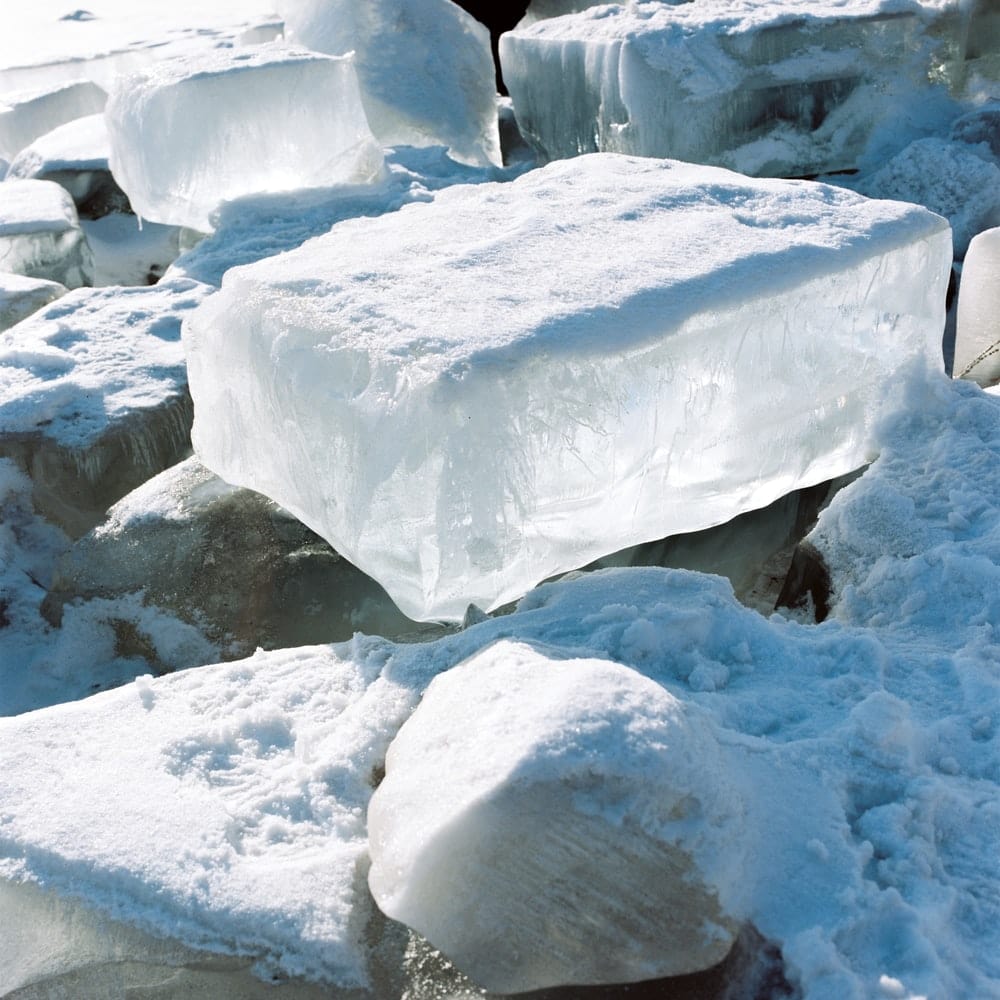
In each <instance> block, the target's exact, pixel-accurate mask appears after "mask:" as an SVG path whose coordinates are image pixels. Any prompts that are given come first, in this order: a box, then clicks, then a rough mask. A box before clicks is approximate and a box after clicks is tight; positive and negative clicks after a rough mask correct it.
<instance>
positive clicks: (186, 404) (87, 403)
mask: <svg viewBox="0 0 1000 1000" xmlns="http://www.w3.org/2000/svg"><path fill="white" fill-rule="evenodd" d="M210 290H211V289H209V288H208V287H207V286H205V285H199V284H197V283H196V282H193V281H176V282H171V283H168V284H161V285H157V286H156V287H153V288H107V289H78V290H76V291H73V292H70V293H68V294H67V295H65V296H63V298H61V299H60V300H58V301H57V302H55V303H53V304H52V305H50V306H48V307H47V308H45V309H43V310H42V311H41V312H39V313H36V314H35V315H34V316H31V317H29V318H28V319H26V320H24V321H23V322H22V323H19V324H18V325H17V326H16V327H13V328H11V329H10V330H7V331H6V332H5V333H3V334H0V454H2V455H5V456H8V457H10V458H13V459H14V460H15V462H17V464H18V465H19V466H20V467H21V468H22V469H24V470H25V471H27V472H29V473H30V475H31V477H32V479H33V481H34V484H35V502H36V505H37V506H38V507H39V509H40V510H41V511H42V512H43V513H44V514H45V515H46V516H47V517H50V518H51V519H53V520H54V521H56V522H57V523H59V524H60V525H62V526H63V527H64V528H66V530H67V531H68V532H69V533H70V534H73V535H80V534H82V533H83V532H84V531H87V530H88V529H89V528H91V527H93V525H94V524H96V523H97V521H98V520H99V519H100V518H101V516H102V515H103V514H104V512H105V511H106V510H107V509H108V507H110V506H111V504H112V503H114V502H115V501H116V500H118V499H119V498H120V497H122V496H124V495H125V494H126V493H128V492H129V490H132V489H134V488H135V487H136V486H138V485H139V484H140V483H142V482H145V481H146V480H147V479H149V478H150V477H151V476H153V475H155V474H156V473H157V472H160V471H161V470H163V469H165V468H167V467H168V466H170V465H173V464H174V463H175V462H177V461H178V460H179V459H180V458H182V457H183V453H184V451H185V450H186V448H187V447H188V429H189V426H190V420H191V400H190V397H189V395H188V392H187V376H186V372H185V366H184V352H183V350H182V347H181V342H180V325H181V318H182V317H183V315H184V314H186V313H187V312H189V311H190V310H192V309H193V308H194V307H195V306H196V305H198V303H199V302H201V301H202V300H203V299H204V298H205V296H206V295H207V294H208V292H209V291H210Z"/></svg>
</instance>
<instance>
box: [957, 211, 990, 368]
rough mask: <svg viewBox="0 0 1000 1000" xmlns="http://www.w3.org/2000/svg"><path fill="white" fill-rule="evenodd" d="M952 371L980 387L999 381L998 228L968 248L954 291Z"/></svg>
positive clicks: (985, 233) (979, 238) (988, 231)
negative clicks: (955, 302) (955, 293)
mask: <svg viewBox="0 0 1000 1000" xmlns="http://www.w3.org/2000/svg"><path fill="white" fill-rule="evenodd" d="M954 371H955V376H956V378H967V379H971V380H972V381H973V382H978V383H979V384H980V385H982V386H989V385H993V384H994V383H996V382H997V381H998V380H1000V228H997V229H987V230H986V231H985V232H983V233H980V234H979V235H978V236H976V237H975V238H974V239H973V240H972V242H971V243H970V244H969V252H968V253H967V254H966V257H965V266H964V267H963V268H962V283H961V285H960V286H959V290H958V321H957V324H956V327H955V365H954Z"/></svg>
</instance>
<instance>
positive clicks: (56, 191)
mask: <svg viewBox="0 0 1000 1000" xmlns="http://www.w3.org/2000/svg"><path fill="white" fill-rule="evenodd" d="M0 270H3V271H8V272H11V273H13V274H23V275H25V276H26V277H29V278H44V279H46V280H48V281H57V282H59V283H60V284H61V285H65V286H66V287H67V288H79V287H80V286H81V285H89V284H91V282H92V281H93V277H94V260H93V254H92V253H91V250H90V246H89V244H88V243H87V239H86V237H85V236H84V235H83V232H82V230H81V229H80V221H79V219H78V218H77V214H76V208H75V207H74V205H73V199H72V198H71V197H70V196H69V194H68V193H67V192H66V191H65V190H64V189H63V188H62V187H60V185H58V184H55V183H53V182H52V181H24V180H14V181H5V182H4V183H2V184H0Z"/></svg>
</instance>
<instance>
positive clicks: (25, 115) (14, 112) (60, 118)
mask: <svg viewBox="0 0 1000 1000" xmlns="http://www.w3.org/2000/svg"><path fill="white" fill-rule="evenodd" d="M0 79H2V76H0ZM107 99H108V95H107V94H106V93H105V92H104V90H103V89H102V88H101V87H98V86H97V84H95V83H91V82H90V81H87V80H81V81H78V82H76V83H67V84H63V85H61V86H56V87H54V88H53V89H46V90H42V91H41V92H33V91H28V92H26V93H22V92H15V93H9V92H8V93H6V94H2V95H0V155H3V156H6V157H8V158H13V157H15V156H16V154H17V153H19V152H20V151H21V150H22V149H24V147H25V146H27V145H28V144H29V143H31V142H33V141H34V140H35V139H37V138H38V137H39V136H41V135H45V133H46V132H50V131H51V130H52V129H54V128H56V126H58V125H64V124H65V123H66V122H70V121H72V120H73V119H74V118H82V117H83V116H84V115H93V114H97V113H98V112H100V111H103V110H104V104H105V101H107Z"/></svg>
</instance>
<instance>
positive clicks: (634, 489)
mask: <svg viewBox="0 0 1000 1000" xmlns="http://www.w3.org/2000/svg"><path fill="white" fill-rule="evenodd" d="M950 239H951V237H950V232H949V230H948V226H947V224H946V223H945V222H944V220H942V219H940V218H938V217H937V216H935V215H932V214H931V213H929V212H927V211H926V210H925V209H922V208H918V207H916V206H912V205H903V204H900V203H897V202H880V201H869V200H866V199H864V198H862V197H860V196H859V195H855V194H853V193H851V192H847V191H842V190H838V189H834V188H830V187H826V186H824V185H816V184H810V183H808V182H787V181H752V180H748V179H747V178H745V177H741V176H738V175H735V174H732V173H729V172H728V171H724V170H719V169H716V168H711V167H699V166H694V165H690V164H681V163H677V162H673V161H656V160H644V159H638V158H629V157H623V156H613V155H598V156H590V157H580V158H577V159H574V160H567V161H562V162H559V163H553V164H550V165H549V166H547V167H545V168H543V169H541V170H536V171H533V172H531V173H529V174H526V175H524V176H523V177H521V178H520V179H518V180H516V181H514V182H512V183H510V184H503V185H482V186H479V187H465V188H451V189H449V190H447V191H444V192H442V193H441V194H439V195H438V196H437V199H436V200H435V202H434V203H433V204H431V205H420V206H408V207H405V208H403V209H402V210H401V211H400V212H397V213H394V214H393V215H389V216H384V217H382V218H378V219H366V220H353V221H347V222H344V223H342V224H339V225H337V226H335V227H334V229H333V230H332V231H331V232H330V234H329V235H327V236H325V237H320V238H318V239H315V240H312V241H310V242H308V243H306V244H305V245H304V246H303V247H301V248H300V249H298V250H295V251H292V252H291V253H288V254H284V255H281V256H280V257H276V258H272V259H269V260H265V261H261V262H259V263H258V264H254V265H250V266H248V267H244V268H237V269H234V270H232V271H230V272H229V273H228V274H227V275H226V278H225V280H224V282H223V286H222V290H221V292H220V293H218V294H217V295H216V296H213V298H212V299H210V300H209V301H208V302H206V303H205V305H204V306H203V307H201V308H200V309H199V310H198V311H197V312H196V313H195V314H193V315H192V316H191V317H190V318H189V320H188V321H187V322H186V323H185V331H186V345H187V351H188V366H189V376H190V380H191V391H192V394H193V396H194V400H195V410H196V416H195V426H194V430H193V440H194V443H195V447H196V450H197V451H198V453H199V455H200V458H201V460H202V461H203V462H204V463H205V464H206V465H207V466H209V467H210V468H211V469H213V471H215V472H217V473H218V474H219V475H221V476H222V477H223V478H224V479H225V480H226V481H227V482H231V483H236V484H239V485H245V486H250V487H251V488H253V489H257V490H259V491H261V492H263V493H265V494H266V495H268V496H270V497H272V498H273V499H275V500H277V501H278V502H279V503H281V504H282V506H284V507H286V508H288V509H289V510H290V511H292V512H293V513H294V514H295V515H296V516H297V517H299V518H300V519H301V520H302V521H304V522H305V523H306V524H308V525H309V526H310V527H311V528H313V530H315V531H317V532H318V533H319V534H321V535H323V536H324V537H325V538H327V540H328V541H330V543H331V544H332V545H333V546H334V548H335V549H337V551H338V552H340V553H342V554H343V555H345V556H346V557H347V558H348V559H350V560H351V561H352V562H354V563H355V564H356V565H357V566H359V567H360V568H361V569H363V570H364V571H365V572H366V573H368V574H369V575H371V576H373V577H374V578H375V579H376V580H378V581H379V582H380V583H381V584H382V585H383V586H384V587H385V588H386V590H388V592H389V594H390V596H392V597H393V599H394V600H395V601H396V603H397V604H398V605H399V606H400V608H401V609H402V610H403V611H404V612H405V613H406V614H407V615H409V616H410V617H411V618H415V619H424V620H426V619H439V618H440V619H452V620H460V619H461V618H462V616H463V614H464V612H465V610H466V608H467V606H468V604H469V603H470V602H472V603H475V604H477V605H479V606H480V607H481V608H483V609H490V608H494V607H497V606H499V605H501V604H503V603H505V602H507V601H510V600H512V599H514V598H516V597H518V596H520V595H521V594H524V593H525V592H526V591H527V590H528V589H530V588H531V587H532V586H533V585H534V584H535V583H537V582H538V581H539V580H542V579H544V578H546V577H548V576H550V575H552V574H554V573H557V572H560V571H563V570H569V569H572V568H575V567H578V566H582V565H584V564H586V563H589V562H590V561H592V560H593V559H596V558H597V557H598V556H601V555H606V554H608V553H610V552H614V551H616V550H618V549H620V548H623V547H625V546H626V545H631V544H635V543H638V542H641V541H649V540H652V539H655V538H661V537H663V536H665V535H668V534H673V533H676V532H679V531H692V530H696V529H698V528H704V527H708V526H709V525H712V524H718V523H721V522H723V521H727V520H729V519H730V518H731V517H733V516H734V515H736V514H738V513H740V512H741V511H744V510H748V509H753V508H756V507H762V506H764V505H766V504H768V503H770V502H771V501H772V500H774V499H776V498H777V497H779V496H782V495H784V494H785V493H788V492H790V491H791V490H793V489H796V488H798V487H800V486H804V485H808V484H812V483H816V482H820V481H823V480H825V479H830V478H832V477H834V476H837V475H840V474H842V473H845V472H847V471H849V470H851V469H854V468H857V467H858V466H860V465H862V464H864V463H865V462H866V461H868V460H870V459H871V457H872V454H871V452H872V447H871V444H870V429H871V425H872V421H873V420H874V419H875V416H876V412H877V410H878V408H879V405H880V402H881V400H882V398H883V397H884V395H885V388H886V383H887V382H889V381H891V380H892V379H893V378H894V377H896V375H897V373H899V371H900V370H901V369H902V368H904V367H906V366H909V365H911V364H912V363H913V362H915V361H916V362H919V363H921V364H924V365H935V366H940V360H939V359H940V339H941V332H942V329H943V325H944V299H945V288H946V285H947V281H948V274H949V270H950V264H951V246H950Z"/></svg>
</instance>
